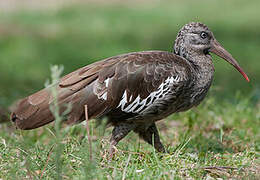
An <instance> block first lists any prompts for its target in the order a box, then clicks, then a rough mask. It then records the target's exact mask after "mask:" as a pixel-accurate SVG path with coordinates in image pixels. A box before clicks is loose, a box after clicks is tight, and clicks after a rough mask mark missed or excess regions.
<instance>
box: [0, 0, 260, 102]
mask: <svg viewBox="0 0 260 180" xmlns="http://www.w3.org/2000/svg"><path fill="white" fill-rule="evenodd" d="M12 2H13V4H8V3H7V5H2V6H0V105H1V106H5V107H7V106H9V105H10V104H11V103H12V102H13V101H15V100H17V99H18V98H22V97H24V96H27V95H29V94H31V93H33V92H36V91H37V90H40V89H41V88H43V87H44V82H45V81H46V79H48V78H49V76H50V71H49V69H50V68H49V67H50V65H53V64H63V65H64V67H65V72H64V74H65V73H69V72H71V71H73V70H76V69H77V68H80V67H82V66H85V65H87V64H90V63H92V62H94V61H97V60H101V59H103V58H106V57H109V56H114V55H118V54H122V53H127V52H133V51H144V50H166V51H172V47H173V42H174V40H175V37H176V35H177V33H178V31H179V29H180V28H181V27H182V26H183V25H184V24H186V23H188V22H191V21H200V22H203V23H205V24H207V25H208V26H209V27H210V29H211V30H212V31H213V32H214V34H215V36H216V38H217V40H218V41H219V42H221V44H222V45H223V46H224V47H225V48H226V49H227V50H228V51H229V52H230V53H231V54H232V55H233V56H234V57H235V58H236V59H237V61H238V62H239V63H240V65H241V66H242V67H243V69H244V70H245V72H247V74H248V76H249V78H250V80H251V81H250V83H247V82H246V81H245V80H244V79H243V77H242V76H241V75H240V74H239V73H238V72H237V71H236V70H235V69H234V68H233V67H232V66H230V65H229V64H227V63H226V62H225V61H223V60H221V59H220V58H218V57H216V56H215V55H214V64H215V69H216V73H215V79H214V83H213V86H214V87H213V91H211V96H215V97H216V99H217V100H223V99H225V100H229V101H233V100H234V99H235V94H236V93H238V92H239V93H240V94H242V96H247V97H249V98H250V99H251V100H252V102H253V103H257V102H258V103H259V99H260V90H259V89H260V31H259V30H260V23H259V22H260V11H259V7H260V1H259V0H250V1H245V0H228V1H227V0H196V1H193V0H190V1H188V0H186V1H181V0H178V1H167V0H161V1H159V0H141V1H137V0H134V1H119V0H113V1H90V0H87V1H84V2H83V1H73V2H72V1H64V3H61V1H59V3H56V4H55V2H56V1H46V2H45V4H40V2H39V3H36V2H34V3H32V4H23V3H24V2H25V1H19V4H18V0H17V1H15V0H13V1H12ZM15 2H17V4H16V3H15ZM57 2H58V1H57ZM48 3H49V4H48Z"/></svg>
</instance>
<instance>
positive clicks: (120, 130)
mask: <svg viewBox="0 0 260 180" xmlns="http://www.w3.org/2000/svg"><path fill="white" fill-rule="evenodd" d="M133 128H134V124H132V123H131V124H130V123H120V124H118V125H116V126H115V127H114V129H113V131H112V136H111V139H110V150H109V156H110V158H112V157H113V155H114V152H115V146H116V145H117V143H118V142H119V141H120V140H121V139H123V138H124V137H125V136H126V135H127V134H128V133H129V132H130V131H132V130H133Z"/></svg>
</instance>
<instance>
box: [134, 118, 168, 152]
mask: <svg viewBox="0 0 260 180" xmlns="http://www.w3.org/2000/svg"><path fill="white" fill-rule="evenodd" d="M137 133H138V134H139V136H140V137H141V138H142V139H143V140H144V141H146V142H148V143H149V144H151V145H152V146H154V148H155V149H156V150H157V151H158V152H166V151H165V148H164V146H163V144H162V143H161V141H160V136H159V133H158V130H157V127H156V125H155V123H153V124H152V125H151V126H150V127H149V128H148V129H147V130H146V131H141V130H139V131H137Z"/></svg>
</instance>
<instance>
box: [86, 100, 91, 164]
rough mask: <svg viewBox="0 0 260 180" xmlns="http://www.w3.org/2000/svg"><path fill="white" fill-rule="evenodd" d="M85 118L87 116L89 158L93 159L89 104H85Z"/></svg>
mask: <svg viewBox="0 0 260 180" xmlns="http://www.w3.org/2000/svg"><path fill="white" fill-rule="evenodd" d="M85 118H86V129H87V136H88V143H89V159H90V160H92V144H91V136H90V131H89V122H88V106H87V105H85Z"/></svg>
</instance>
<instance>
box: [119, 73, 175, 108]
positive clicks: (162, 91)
mask: <svg viewBox="0 0 260 180" xmlns="http://www.w3.org/2000/svg"><path fill="white" fill-rule="evenodd" d="M179 81H180V77H179V76H175V77H168V78H167V79H166V80H165V81H164V82H163V83H162V84H161V85H160V86H159V87H158V90H157V91H154V92H152V93H151V94H150V95H149V96H148V97H147V98H145V99H141V98H140V96H139V95H138V96H137V98H136V99H135V100H134V101H133V102H132V103H131V104H129V105H127V106H126V104H127V103H128V102H127V93H126V91H125V92H124V94H123V96H122V99H121V101H120V103H119V104H118V106H117V108H121V110H122V111H124V112H127V113H141V112H142V111H143V110H144V109H145V108H146V107H148V106H150V105H151V104H152V103H153V102H154V101H155V100H158V99H163V98H164V96H165V95H166V94H167V93H168V92H170V87H171V86H172V84H173V83H177V82H179ZM131 100H132V95H131V96H130V101H131Z"/></svg>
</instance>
